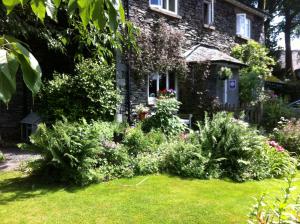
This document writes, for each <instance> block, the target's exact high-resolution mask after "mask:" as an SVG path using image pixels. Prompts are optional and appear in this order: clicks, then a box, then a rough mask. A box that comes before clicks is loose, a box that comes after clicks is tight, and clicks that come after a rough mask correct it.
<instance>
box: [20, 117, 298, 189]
mask: <svg viewBox="0 0 300 224" xmlns="http://www.w3.org/2000/svg"><path fill="white" fill-rule="evenodd" d="M118 130H121V131H118ZM120 134H122V135H123V136H122V137H120V138H119V136H118V135H120ZM117 136H118V137H117ZM22 148H29V149H34V150H38V151H39V152H41V153H42V155H43V160H42V161H41V164H40V165H39V169H38V171H40V173H43V174H46V175H48V176H50V177H54V178H55V179H56V180H60V181H64V182H66V181H67V182H71V183H75V184H79V185H85V184H89V183H92V182H95V181H106V180H110V179H113V178H119V177H131V176H133V175H145V174H154V173H160V172H167V173H170V174H174V175H178V176H182V177H193V178H224V177H225V178H230V179H232V180H234V181H246V180H251V179H255V180H261V179H265V178H270V177H283V176H287V175H288V174H290V173H293V172H294V171H295V167H296V162H295V159H293V158H292V157H291V156H290V155H289V153H288V152H286V151H285V150H284V149H283V148H279V147H276V146H273V145H272V144H268V142H267V140H266V139H265V138H264V137H263V136H260V135H259V134H258V133H257V131H256V130H254V129H252V128H250V127H248V125H246V124H245V123H244V122H241V121H239V120H236V119H234V118H233V117H232V115H230V114H226V113H223V112H222V113H218V114H216V115H215V116H214V117H212V118H211V119H210V118H208V117H207V118H206V119H205V122H204V123H203V124H199V131H197V132H192V133H189V134H188V133H184V132H182V133H180V134H178V135H171V136H170V135H169V136H168V137H167V136H166V135H165V134H164V133H163V132H162V130H160V129H154V130H152V131H150V132H148V133H145V132H143V131H142V129H141V126H140V125H138V126H137V127H126V126H123V127H120V126H119V125H115V124H112V123H103V122H92V123H90V124H88V123H87V122H85V121H80V122H75V123H72V122H67V121H59V122H57V123H55V124H54V125H53V126H52V127H51V128H47V127H46V126H45V125H41V126H40V127H39V129H38V131H37V132H36V133H35V134H34V135H32V136H31V144H27V145H22Z"/></svg>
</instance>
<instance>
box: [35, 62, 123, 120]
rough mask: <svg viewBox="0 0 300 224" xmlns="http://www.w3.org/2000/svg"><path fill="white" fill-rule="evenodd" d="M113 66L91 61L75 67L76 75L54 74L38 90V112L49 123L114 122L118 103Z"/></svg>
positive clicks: (118, 97)
mask: <svg viewBox="0 0 300 224" xmlns="http://www.w3.org/2000/svg"><path fill="white" fill-rule="evenodd" d="M114 80H115V70H114V66H106V65H103V64H100V63H98V62H95V61H93V60H91V59H88V60H84V61H82V62H80V63H78V64H77V65H76V69H75V74H72V75H66V74H54V78H53V80H51V81H48V82H47V83H46V84H45V85H44V88H43V89H42V91H41V94H40V96H39V98H40V104H41V105H40V107H39V108H40V112H41V114H43V115H44V116H46V117H47V118H48V119H49V120H50V121H55V120H57V119H61V117H62V116H64V117H66V118H67V119H68V120H70V121H76V120H78V119H80V118H82V117H84V118H85V119H86V120H88V121H89V120H92V119H93V120H106V121H107V120H113V117H114V114H115V112H116V109H117V105H118V103H119V100H120V96H119V92H118V91H117V89H116V87H115V81H114Z"/></svg>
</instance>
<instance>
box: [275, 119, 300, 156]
mask: <svg viewBox="0 0 300 224" xmlns="http://www.w3.org/2000/svg"><path fill="white" fill-rule="evenodd" d="M271 138H273V139H274V140H276V141H277V142H278V143H279V144H281V145H282V146H283V147H284V148H285V149H286V150H288V151H289V152H292V153H296V154H297V155H298V156H299V155H300V120H297V119H291V120H287V119H284V118H282V119H281V121H280V122H279V123H278V127H277V128H275V129H274V131H273V133H272V135H271Z"/></svg>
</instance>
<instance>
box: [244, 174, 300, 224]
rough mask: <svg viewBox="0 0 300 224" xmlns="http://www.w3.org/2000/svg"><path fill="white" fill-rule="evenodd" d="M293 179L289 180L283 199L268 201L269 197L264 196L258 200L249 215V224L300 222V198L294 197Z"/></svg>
mask: <svg viewBox="0 0 300 224" xmlns="http://www.w3.org/2000/svg"><path fill="white" fill-rule="evenodd" d="M292 183H293V181H292V178H288V179H287V184H288V185H287V187H286V188H285V189H284V190H283V196H282V197H276V199H273V200H271V201H269V200H267V199H266V198H267V195H266V194H264V195H262V196H261V197H260V198H259V199H256V204H255V205H254V206H253V210H252V212H251V213H250V215H249V220H248V223H251V224H255V223H257V224H275V223H278V224H285V223H291V224H293V223H295V224H296V223H299V222H300V215H299V214H300V210H299V208H300V197H299V196H298V197H297V198H296V199H295V198H294V197H293V195H292V191H293V190H294V187H293V186H292Z"/></svg>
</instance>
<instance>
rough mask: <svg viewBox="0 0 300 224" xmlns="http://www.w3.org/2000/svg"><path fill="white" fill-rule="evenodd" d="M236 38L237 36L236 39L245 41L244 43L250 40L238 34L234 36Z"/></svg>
mask: <svg viewBox="0 0 300 224" xmlns="http://www.w3.org/2000/svg"><path fill="white" fill-rule="evenodd" d="M236 36H237V37H238V38H240V39H242V40H246V41H249V40H251V38H248V37H244V36H242V35H240V34H236Z"/></svg>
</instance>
